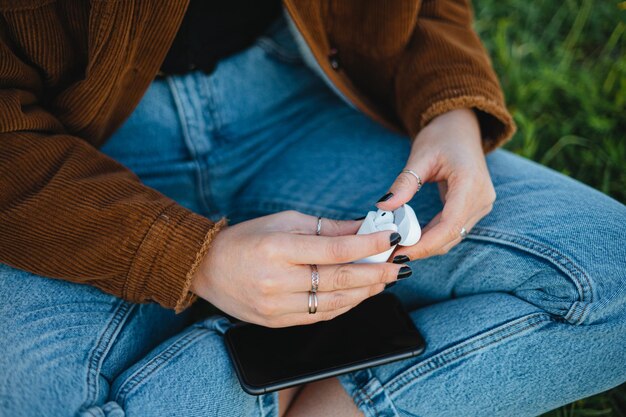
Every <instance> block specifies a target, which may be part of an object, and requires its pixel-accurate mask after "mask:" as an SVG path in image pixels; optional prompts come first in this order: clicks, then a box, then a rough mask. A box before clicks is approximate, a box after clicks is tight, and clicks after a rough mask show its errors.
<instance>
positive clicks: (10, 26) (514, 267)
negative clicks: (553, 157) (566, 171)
mask: <svg viewBox="0 0 626 417" xmlns="http://www.w3.org/2000/svg"><path fill="white" fill-rule="evenodd" d="M187 6H188V5H187V1H186V0H177V1H170V2H157V1H143V0H142V1H141V2H140V1H124V2H118V1H113V0H103V1H98V2H90V4H87V2H76V1H70V0H57V1H50V0H29V1H25V0H21V1H19V2H16V1H10V0H9V1H2V2H0V17H1V19H2V20H1V21H0V22H1V25H0V36H1V38H0V39H1V42H0V80H1V84H0V97H1V100H0V129H1V130H0V132H1V133H0V139H1V140H0V161H1V162H2V163H1V165H0V186H1V187H0V190H2V191H1V192H0V225H1V227H2V233H1V234H0V236H1V237H0V262H2V265H1V269H0V280H1V282H2V284H1V286H0V288H1V290H0V297H1V303H0V305H2V310H1V313H0V314H1V317H2V320H0V323H1V324H0V326H1V327H0V329H1V333H0V334H1V335H2V337H1V338H0V340H1V341H0V348H1V350H2V352H3V355H2V357H1V358H0V375H2V376H1V377H0V378H1V380H0V381H1V384H0V387H1V388H0V389H1V391H0V398H1V399H2V401H1V402H0V404H1V406H2V410H3V412H5V413H6V414H7V415H12V416H21V415H27V416H33V415H47V416H50V415H54V416H56V415H60V416H62V415H76V414H78V415H82V416H94V415H105V416H122V415H128V416H132V415H145V416H157V415H167V416H171V415H185V416H192V415H203V416H206V415H234V416H248V415H250V416H253V415H254V416H257V415H263V416H266V415H267V416H275V415H289V416H295V415H307V416H312V415H323V416H328V415H342V416H349V415H368V416H369V415H424V416H426V415H454V416H458V415H468V416H469V415H491V416H493V415H506V416H509V415H536V414H538V413H541V412H543V411H546V410H549V409H551V408H554V407H557V406H559V405H562V404H565V403H567V402H570V401H573V400H575V399H577V398H581V397H584V396H587V395H590V394H593V393H596V392H599V391H602V390H605V389H608V388H610V387H613V386H615V385H618V384H620V383H621V382H623V381H624V380H626V366H625V365H626V363H625V362H626V355H624V354H623V345H624V342H625V341H626V320H624V317H625V315H626V309H625V293H624V291H623V288H624V283H625V273H624V271H625V270H626V268H625V265H624V263H625V259H626V256H625V255H626V251H625V249H624V245H623V244H621V240H622V238H623V236H624V235H625V234H626V233H625V232H626V231H625V229H626V227H625V226H624V221H623V220H624V218H625V216H626V209H625V208H624V206H623V205H621V204H619V203H617V202H616V201H613V200H611V199H610V198H608V197H606V196H604V195H602V194H600V193H598V192H596V191H594V190H592V189H589V188H588V187H585V186H583V185H581V184H580V183H577V182H575V181H573V180H571V179H568V178H566V177H564V176H562V175H559V174H557V173H555V172H553V171H550V170H548V169H546V168H543V167H541V166H538V165H536V164H534V163H531V162H529V161H526V160H524V159H521V158H519V157H516V156H514V155H512V154H510V153H507V152H505V151H502V150H495V151H494V149H495V148H496V147H498V146H499V145H501V144H502V143H503V142H505V141H506V140H507V139H508V138H510V136H511V135H512V133H513V131H514V126H513V122H512V120H511V117H510V115H509V114H508V112H507V111H506V108H505V105H504V102H503V98H502V93H501V90H500V87H499V86H498V82H497V79H496V77H495V75H494V73H493V71H492V69H491V68H490V65H489V60H488V57H487V56H486V54H485V52H484V50H483V48H482V46H481V45H480V42H479V40H478V39H477V37H476V35H475V34H474V33H473V31H472V30H471V12H470V7H469V5H468V4H467V3H466V2H465V1H463V0H428V1H423V2H420V1H416V0H415V1H395V2H385V3H382V2H361V1H357V0H353V1H342V2H339V1H331V2H304V1H295V0H286V1H285V2H284V7H285V9H286V13H285V17H281V10H280V4H278V2H277V1H266V2H258V1H256V2H254V1H248V2H245V1H237V2H230V3H229V4H205V2H200V1H199V0H192V2H191V4H190V5H189V8H187ZM407 139H408V140H407ZM485 154H486V156H485ZM422 185H423V187H422ZM496 194H497V196H498V198H497V199H496ZM381 195H382V197H380V196H381ZM374 203H376V206H377V207H378V208H382V209H385V210H393V209H395V208H397V207H399V206H400V205H401V204H403V203H408V204H410V205H411V206H412V207H413V208H414V209H415V211H416V213H417V214H418V217H419V219H420V221H421V222H422V225H423V226H425V227H424V234H423V238H422V240H421V241H420V242H419V243H418V244H416V245H415V246H413V247H408V248H402V249H398V250H396V252H395V253H394V255H393V256H392V258H391V259H390V261H389V262H387V263H383V264H376V265H363V264H349V262H350V261H353V260H356V259H359V258H363V257H365V256H368V255H371V254H374V253H379V252H382V251H383V250H385V249H386V248H388V247H389V245H390V244H391V243H392V242H390V240H393V238H392V236H391V232H380V233H375V234H372V235H365V236H355V235H354V234H355V232H356V231H357V229H358V227H359V225H360V222H361V221H360V220H346V219H351V218H355V217H360V216H362V215H364V214H365V213H366V211H367V210H370V209H371V208H372V204H374ZM318 217H321V223H318ZM227 220H228V221H227ZM227 223H228V224H227ZM318 225H319V226H320V234H321V236H316V232H317V226H318ZM313 264H315V265H317V266H318V270H319V275H320V284H319V285H320V287H319V293H318V299H319V307H318V311H317V312H316V313H315V314H309V312H308V306H307V300H308V291H309V289H310V286H311V265H313ZM410 271H412V276H411V277H410V278H408V276H409V275H410ZM53 278H56V279H53ZM405 278H408V279H405ZM398 281H399V282H398ZM391 283H393V284H396V283H397V285H395V286H393V288H389V289H388V290H386V291H391V292H394V293H395V294H396V295H397V296H398V297H399V298H400V299H401V301H402V302H403V303H404V305H405V306H406V308H407V309H408V310H409V311H411V315H412V318H413V319H414V321H415V323H416V325H417V327H418V328H419V329H420V331H421V332H422V333H423V334H424V336H425V338H426V340H427V343H428V347H427V350H426V352H425V353H424V354H423V355H421V356H420V357H417V358H414V359H409V360H405V361H400V362H395V363H392V364H388V365H384V366H379V367H375V368H371V369H368V370H364V371H358V372H353V373H350V374H347V375H344V376H341V377H339V378H332V379H328V380H325V381H321V382H317V383H313V384H308V385H306V386H304V387H299V388H297V389H290V390H285V391H281V392H280V394H276V393H274V394H267V395H262V396H259V397H254V396H250V395H247V394H246V393H244V392H243V391H242V390H241V388H240V386H239V384H238V382H237V380H236V377H235V375H234V372H233V369H232V366H231V364H230V361H229V359H228V357H227V354H226V352H225V350H224V345H223V341H222V335H223V332H224V331H225V330H226V329H227V327H228V326H229V325H230V322H229V320H228V319H227V318H226V317H225V316H226V315H230V316H233V317H236V318H238V319H242V320H246V321H249V322H253V323H258V324H262V325H265V326H271V327H282V326H291V325H298V324H308V323H313V322H317V321H320V320H328V319H332V318H333V317H336V316H337V315H339V314H342V313H344V312H346V311H348V310H349V309H350V308H352V307H354V306H355V305H357V304H358V303H359V302H361V301H362V300H363V299H365V298H367V297H369V296H371V295H374V294H376V293H379V292H381V291H383V290H385V286H386V285H387V284H391ZM79 284H88V285H79ZM198 297H199V298H201V299H204V300H206V301H208V302H209V303H210V305H211V306H213V307H214V308H215V309H216V310H217V311H215V312H216V313H217V314H213V315H210V316H208V317H206V318H204V319H202V320H200V321H197V320H195V319H194V317H196V316H197V315H196V314H195V313H193V312H192V311H191V310H192V308H189V306H190V305H191V304H192V302H193V301H194V300H195V299H196V298H198ZM199 304H200V303H196V305H199ZM173 310H175V311H176V312H178V313H179V314H174V312H173Z"/></svg>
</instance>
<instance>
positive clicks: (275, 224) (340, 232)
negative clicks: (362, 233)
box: [267, 210, 363, 236]
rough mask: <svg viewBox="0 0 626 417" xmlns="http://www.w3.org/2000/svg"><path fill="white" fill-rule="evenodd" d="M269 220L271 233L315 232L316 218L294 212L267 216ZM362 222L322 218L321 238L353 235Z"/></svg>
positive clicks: (303, 233) (309, 233) (311, 233)
mask: <svg viewBox="0 0 626 417" xmlns="http://www.w3.org/2000/svg"><path fill="white" fill-rule="evenodd" d="M267 218H268V219H270V218H271V222H270V223H269V227H270V230H271V231H281V232H290V233H294V234H302V235H315V234H316V232H317V222H318V217H317V216H311V215H309V214H304V213H300V212H299V211H296V210H287V211H283V212H280V213H275V214H272V215H269V216H267ZM362 223H363V221H362V220H334V219H328V218H325V217H322V221H321V228H320V235H321V236H344V235H353V234H355V233H356V232H357V231H358V230H359V227H360V226H361V224H362Z"/></svg>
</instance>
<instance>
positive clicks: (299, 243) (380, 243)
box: [270, 230, 400, 265]
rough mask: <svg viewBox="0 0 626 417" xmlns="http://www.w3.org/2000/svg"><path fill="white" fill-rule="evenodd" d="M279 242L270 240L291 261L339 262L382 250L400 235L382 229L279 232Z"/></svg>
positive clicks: (323, 263) (398, 238)
mask: <svg viewBox="0 0 626 417" xmlns="http://www.w3.org/2000/svg"><path fill="white" fill-rule="evenodd" d="M276 238H278V239H281V241H282V242H281V243H280V244H278V245H277V244H276V243H275V242H270V245H274V247H280V248H281V250H284V252H283V253H281V255H282V256H284V257H285V258H284V259H286V260H287V261H290V262H291V263H293V264H317V265H329V264H342V263H347V262H353V261H356V260H359V259H363V258H365V257H368V256H370V255H376V254H379V253H383V252H385V251H387V250H389V248H390V247H391V246H393V245H392V243H393V244H396V243H398V241H399V240H400V235H399V234H398V233H396V232H393V231H390V230H385V231H381V232H376V233H371V234H366V235H347V236H306V235H299V234H280V235H278V236H277V237H276Z"/></svg>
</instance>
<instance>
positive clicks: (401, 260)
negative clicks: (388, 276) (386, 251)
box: [392, 255, 410, 264]
mask: <svg viewBox="0 0 626 417" xmlns="http://www.w3.org/2000/svg"><path fill="white" fill-rule="evenodd" d="M409 261H410V259H409V257H408V256H406V255H398V256H396V257H394V258H393V261H392V262H393V263H394V264H405V263H407V262H409Z"/></svg>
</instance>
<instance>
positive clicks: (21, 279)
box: [0, 264, 189, 417]
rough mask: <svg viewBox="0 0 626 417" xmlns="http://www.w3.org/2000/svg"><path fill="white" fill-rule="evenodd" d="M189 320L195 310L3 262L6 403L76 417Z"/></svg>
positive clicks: (17, 409) (1, 382) (18, 411)
mask: <svg viewBox="0 0 626 417" xmlns="http://www.w3.org/2000/svg"><path fill="white" fill-rule="evenodd" d="M188 324H189V315H188V314H181V315H175V314H174V313H173V312H172V311H169V310H165V309H163V308H161V307H159V306H157V305H154V304H144V305H138V304H131V303H127V302H125V301H123V300H121V299H119V298H116V297H113V296H110V295H108V294H105V293H103V292H101V291H100V290H98V289H96V288H94V287H90V286H88V285H79V284H74V283H70V282H66V281H62V280H57V279H51V278H45V277H41V276H37V275H34V274H31V273H28V272H24V271H20V270H17V269H14V268H11V267H9V266H7V265H4V264H0V352H2V354H1V355H0V404H1V406H0V408H2V410H3V411H5V412H6V413H8V414H7V415H11V416H16V417H18V416H44V415H54V416H65V415H68V416H69V415H72V416H73V415H76V414H77V413H78V412H79V411H80V410H85V409H88V408H89V407H91V406H95V405H102V404H104V403H105V402H106V401H107V398H108V397H109V392H110V386H109V381H112V380H114V379H115V378H116V377H117V376H118V375H119V374H121V373H122V372H123V371H124V370H125V369H126V368H128V367H130V366H131V365H132V364H133V363H135V362H137V361H138V360H140V359H141V358H142V357H143V356H144V355H145V354H146V353H147V352H149V351H150V350H151V349H152V348H153V347H154V346H156V345H158V344H159V343H160V342H162V341H163V340H165V339H167V338H168V337H170V336H171V335H173V334H175V333H177V332H179V331H181V330H182V329H183V328H184V327H185V326H187V325H188ZM110 407H112V405H109V408H110ZM113 415H114V414H113Z"/></svg>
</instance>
